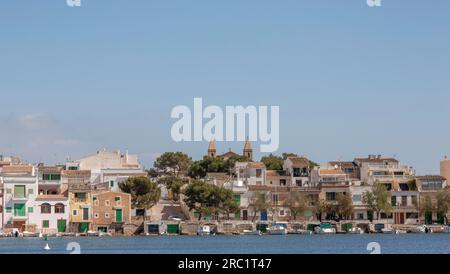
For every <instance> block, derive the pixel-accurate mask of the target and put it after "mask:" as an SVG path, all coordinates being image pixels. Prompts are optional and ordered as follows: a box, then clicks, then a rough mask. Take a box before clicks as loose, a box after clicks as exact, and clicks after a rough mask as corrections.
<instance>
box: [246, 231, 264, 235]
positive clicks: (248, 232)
mask: <svg viewBox="0 0 450 274" xmlns="http://www.w3.org/2000/svg"><path fill="white" fill-rule="evenodd" d="M243 233H244V235H248V236H252V235H253V236H261V235H262V233H261V231H259V230H254V231H252V230H244V232H243Z"/></svg>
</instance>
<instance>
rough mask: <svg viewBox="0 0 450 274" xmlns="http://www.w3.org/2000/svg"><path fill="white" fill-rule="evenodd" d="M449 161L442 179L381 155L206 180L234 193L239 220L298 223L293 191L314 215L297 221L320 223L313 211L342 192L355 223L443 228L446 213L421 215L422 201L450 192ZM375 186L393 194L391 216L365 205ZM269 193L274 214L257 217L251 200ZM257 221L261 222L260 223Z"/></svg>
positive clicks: (292, 163)
mask: <svg viewBox="0 0 450 274" xmlns="http://www.w3.org/2000/svg"><path fill="white" fill-rule="evenodd" d="M216 155H217V153H216V145H215V143H214V142H213V141H212V142H211V143H210V145H209V149H208V156H209V157H221V156H216ZM244 155H246V156H251V155H252V153H251V144H249V143H248V142H247V144H246V146H245V149H244ZM449 178H450V160H448V159H447V157H445V159H444V160H443V161H442V162H441V174H438V175H424V176H420V175H417V174H416V172H415V170H414V169H413V168H412V167H410V166H407V165H403V164H401V163H400V161H399V160H397V159H395V158H390V157H382V156H381V155H369V156H368V157H364V158H355V159H354V160H352V161H330V162H328V163H326V164H324V165H321V166H312V165H311V162H310V161H309V160H308V159H307V158H306V157H288V158H287V159H285V160H284V164H283V169H282V170H277V171H274V170H267V169H266V166H265V165H264V163H262V162H245V163H243V162H239V163H236V166H235V170H234V172H231V173H209V174H208V175H207V180H208V181H209V182H211V183H212V184H216V185H220V186H222V187H225V188H228V189H231V190H232V191H233V192H234V195H235V200H236V202H237V203H239V205H240V211H239V212H237V213H236V214H235V219H236V220H258V221H268V220H277V221H294V220H293V215H292V214H290V207H289V205H288V199H289V194H290V193H291V192H299V193H302V194H303V195H304V196H305V197H308V198H309V199H308V200H309V201H310V208H311V210H306V211H305V212H304V213H303V214H302V216H300V218H298V219H296V220H303V221H320V220H318V216H317V214H314V206H316V205H317V203H319V201H322V202H323V203H325V204H333V203H336V198H337V197H338V194H339V193H342V194H345V195H350V197H351V200H352V203H353V204H352V205H353V216H352V217H351V220H354V221H357V222H369V220H377V221H379V222H382V223H386V224H398V225H403V224H405V225H408V224H410V225H417V224H433V223H440V224H443V223H444V219H445V218H444V217H445V216H444V215H446V213H444V214H438V213H436V212H425V213H424V214H421V212H420V209H419V205H420V201H421V198H422V197H425V196H427V195H434V194H436V193H437V192H438V191H440V190H444V189H447V188H448V185H447V180H448V179H449ZM375 184H383V185H384V186H385V187H386V189H387V190H388V191H389V192H390V196H391V198H390V199H391V201H390V202H391V205H392V212H390V213H389V214H385V213H381V214H380V216H376V213H372V212H371V211H370V210H368V208H367V205H366V204H364V202H363V196H364V193H366V192H369V191H371V190H372V189H373V186H374V185H375ZM261 193H262V194H264V195H265V197H267V198H266V199H267V200H268V201H269V202H270V204H271V209H270V210H263V211H262V212H255V211H254V207H253V206H251V201H252V199H254V197H255V194H258V195H260V194H261ZM336 215H337V214H336V213H335V212H326V214H325V216H323V219H326V220H336V219H337V216H336ZM255 216H256V218H255Z"/></svg>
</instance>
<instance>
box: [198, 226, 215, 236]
mask: <svg viewBox="0 0 450 274" xmlns="http://www.w3.org/2000/svg"><path fill="white" fill-rule="evenodd" d="M211 234H212V233H211V227H209V226H207V225H203V226H201V227H199V228H198V229H197V235H198V236H208V235H211Z"/></svg>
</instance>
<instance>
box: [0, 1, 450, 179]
mask: <svg viewBox="0 0 450 274" xmlns="http://www.w3.org/2000/svg"><path fill="white" fill-rule="evenodd" d="M365 2H366V1H365V0H345V1H331V0H328V1H325V0H314V1H299V0H283V1H275V0H271V1H269V0H258V1H257V0H245V1H243V0H227V1H222V0H215V1H211V0H191V1H186V0H172V1H162V0H161V1H152V0H134V1H125V0H108V1H107V0H82V6H81V7H79V8H69V7H68V6H67V5H66V4H65V0H51V1H25V0H14V1H13V0H8V1H2V2H1V3H0V57H1V58H0V95H1V99H0V100H1V101H0V102H1V107H0V154H6V155H10V154H13V155H18V156H20V157H21V158H23V159H25V160H28V161H31V162H35V161H45V162H48V163H54V162H63V161H64V159H65V157H66V156H69V155H70V156H71V157H72V158H77V157H80V156H82V155H86V154H89V153H91V152H94V151H95V150H97V149H98V148H102V147H106V148H109V149H121V150H125V149H128V150H129V151H130V153H137V154H139V155H140V156H141V157H142V159H143V162H144V164H145V165H146V166H151V165H152V160H153V159H154V157H156V156H157V155H158V154H159V153H161V152H164V151H170V150H181V151H184V152H186V153H189V154H190V155H192V156H193V157H194V158H196V159H198V158H200V157H201V156H202V155H203V154H204V153H205V149H206V146H207V144H206V143H174V142H173V141H172V139H171V137H170V127H171V125H172V123H173V122H174V120H172V119H171V118H170V111H171V109H172V107H174V106H175V105H188V106H192V104H193V98H194V97H202V98H203V100H204V103H205V104H208V105H220V106H225V105H279V106H280V111H281V113H280V119H281V131H280V139H281V145H280V150H279V153H281V152H284V151H292V152H296V153H299V154H302V155H305V156H307V157H309V158H311V159H312V160H315V161H317V162H320V163H325V162H326V161H328V160H338V159H342V160H346V159H353V158H354V157H356V156H365V155H367V154H383V155H386V156H394V155H395V156H397V157H398V158H399V160H401V161H402V162H404V163H405V164H408V165H412V166H414V167H415V168H416V169H417V172H418V173H420V174H425V173H437V172H439V160H441V159H442V158H443V156H444V155H446V154H450V145H449V140H450V126H449V122H448V121H449V118H450V108H449V102H450V90H449V88H450V75H449V74H450V16H449V14H450V2H449V1H446V0H435V1H424V0H395V1H393V0H383V1H382V6H381V7H380V8H369V7H368V6H367V5H366V3H365ZM242 146H243V144H242V143H223V144H218V147H219V149H220V150H222V151H227V150H228V148H232V149H234V150H239V151H240V150H241V149H242ZM257 156H260V155H259V154H257Z"/></svg>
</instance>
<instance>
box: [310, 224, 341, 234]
mask: <svg viewBox="0 0 450 274" xmlns="http://www.w3.org/2000/svg"><path fill="white" fill-rule="evenodd" d="M314 232H315V233H316V234H336V228H334V227H333V225H332V224H331V223H321V224H320V225H319V226H316V227H315V228H314Z"/></svg>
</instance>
